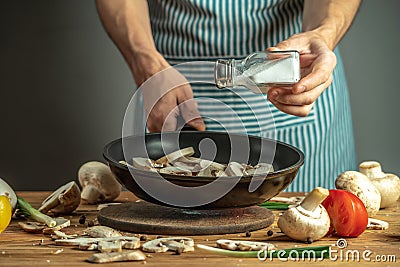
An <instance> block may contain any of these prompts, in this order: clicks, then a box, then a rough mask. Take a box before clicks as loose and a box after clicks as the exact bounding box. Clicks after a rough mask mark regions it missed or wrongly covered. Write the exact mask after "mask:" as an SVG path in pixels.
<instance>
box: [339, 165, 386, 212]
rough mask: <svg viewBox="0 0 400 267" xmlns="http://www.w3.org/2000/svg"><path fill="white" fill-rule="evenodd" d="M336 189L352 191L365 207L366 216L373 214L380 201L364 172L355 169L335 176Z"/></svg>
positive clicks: (376, 210)
mask: <svg viewBox="0 0 400 267" xmlns="http://www.w3.org/2000/svg"><path fill="white" fill-rule="evenodd" d="M335 186H336V188H337V189H344V190H347V191H350V192H352V193H353V194H355V195H356V196H358V197H359V198H360V200H361V201H362V202H363V203H364V206H365V208H366V209H367V212H368V216H370V217H372V216H374V215H375V214H376V213H377V212H378V211H379V207H380V203H381V194H380V193H379V191H378V189H377V188H376V187H375V186H374V185H373V184H372V182H371V181H370V180H369V179H368V177H367V176H365V175H364V174H362V173H360V172H357V171H346V172H344V173H342V174H340V175H339V177H337V178H336V181H335Z"/></svg>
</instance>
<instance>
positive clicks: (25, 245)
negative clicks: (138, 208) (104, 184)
mask: <svg viewBox="0 0 400 267" xmlns="http://www.w3.org/2000/svg"><path fill="white" fill-rule="evenodd" d="M17 194H18V195H20V196H21V197H23V198H25V199H26V200H27V201H29V202H30V203H31V204H32V206H34V207H38V206H39V205H40V203H41V202H42V200H43V199H44V198H45V197H46V196H48V195H49V194H50V192H17ZM288 195H300V194H288V193H286V194H285V193H283V194H281V196H288ZM135 200H136V197H135V196H134V195H133V194H131V193H130V192H122V193H121V195H120V197H119V198H118V199H117V201H120V202H127V201H135ZM399 206H400V205H399V204H398V205H397V207H394V208H390V209H385V210H381V211H380V212H379V213H378V215H377V216H376V218H377V219H381V220H385V221H387V222H389V224H390V226H389V229H388V230H367V231H366V232H364V233H363V234H362V235H361V236H359V237H358V238H347V239H346V241H347V247H346V248H343V249H339V248H338V247H335V246H333V247H332V248H333V249H336V250H337V251H338V252H335V253H332V259H324V260H323V261H322V262H321V261H308V260H301V259H299V260H297V261H294V260H289V261H283V260H280V259H272V260H270V259H267V260H266V261H261V260H259V259H257V258H232V257H224V256H219V255H214V254H210V253H209V252H204V251H201V250H199V249H196V250H195V251H194V252H188V253H183V254H181V255H173V253H170V252H167V253H157V254H154V253H152V254H151V255H150V254H147V255H150V257H148V258H147V259H146V261H145V262H122V263H110V264H103V265H107V266H143V265H146V266H257V265H259V266H267V265H268V264H274V265H276V266H288V265H291V264H296V265H299V266H303V265H306V264H307V265H308V264H314V265H318V266H338V265H341V264H351V265H357V266H364V265H368V264H372V265H374V266H400V214H399V210H400V208H399ZM82 214H85V215H86V217H87V221H89V220H93V219H95V218H96V216H97V205H80V206H79V208H78V209H77V211H76V212H75V213H74V214H73V215H72V216H64V217H66V218H68V219H70V220H71V226H70V227H68V228H64V229H63V230H62V231H64V232H67V233H75V232H77V233H79V232H81V231H82V230H83V229H84V228H86V227H87V224H85V225H81V224H79V222H78V220H79V217H80V216H81V215H82ZM274 214H275V215H276V216H275V222H274V224H273V225H271V226H270V227H268V228H266V229H262V230H259V231H255V232H252V234H251V237H246V236H245V233H239V234H228V235H210V236H193V238H194V240H195V243H196V244H205V245H210V246H215V241H216V240H217V239H221V238H224V239H237V240H239V239H240V240H252V241H265V242H270V243H273V244H275V245H276V246H277V248H278V249H283V248H292V247H306V246H318V245H335V244H336V242H337V240H338V237H325V238H323V239H322V240H318V241H316V242H314V243H313V244H312V245H307V244H304V243H301V242H296V241H291V240H290V239H288V238H287V237H286V236H285V235H283V234H282V233H280V232H279V229H278V228H277V226H276V220H277V216H278V214H279V212H278V211H274ZM270 229H271V230H273V232H274V234H273V235H272V236H271V237H269V236H267V235H266V233H267V231H268V230H270ZM126 234H128V235H133V234H134V233H126ZM139 234H140V233H139ZM147 237H148V239H152V238H155V237H156V236H153V235H147ZM59 249H63V251H62V252H61V253H59V254H54V252H55V251H57V250H59ZM93 253H94V252H93V251H82V250H78V249H75V248H71V247H60V246H55V245H54V243H53V241H52V240H51V238H50V237H49V236H46V235H43V234H32V233H26V232H24V231H23V230H21V229H20V228H19V226H18V219H13V220H12V222H11V224H10V225H9V226H8V228H7V229H6V230H5V231H4V232H3V233H1V234H0V266H7V267H9V266H19V267H20V266H24V265H28V266H84V265H85V266H87V265H93V263H88V262H86V259H87V258H89V257H90V256H91V255H92V254H93ZM357 254H359V255H360V259H359V260H357V258H356V255H357ZM363 254H364V255H365V256H366V257H365V259H363V258H362V255H363ZM346 255H347V259H348V261H346ZM335 258H336V259H335Z"/></svg>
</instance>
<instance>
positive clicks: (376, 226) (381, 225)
mask: <svg viewBox="0 0 400 267" xmlns="http://www.w3.org/2000/svg"><path fill="white" fill-rule="evenodd" d="M388 228H389V223H388V222H385V221H382V220H378V219H373V218H368V225H367V229H369V230H386V229H388Z"/></svg>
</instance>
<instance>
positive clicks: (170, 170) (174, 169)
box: [159, 166, 192, 176]
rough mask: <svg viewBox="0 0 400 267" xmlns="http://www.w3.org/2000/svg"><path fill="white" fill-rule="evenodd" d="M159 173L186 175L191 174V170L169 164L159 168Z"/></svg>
mask: <svg viewBox="0 0 400 267" xmlns="http://www.w3.org/2000/svg"><path fill="white" fill-rule="evenodd" d="M159 173H164V174H173V175H188V176H191V175H192V172H191V171H187V170H184V169H181V168H178V167H174V166H169V167H165V168H162V169H160V170H159Z"/></svg>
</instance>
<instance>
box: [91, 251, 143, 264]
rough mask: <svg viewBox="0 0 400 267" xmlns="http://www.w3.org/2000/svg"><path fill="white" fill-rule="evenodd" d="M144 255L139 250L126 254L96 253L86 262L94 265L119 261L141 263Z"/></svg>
mask: <svg viewBox="0 0 400 267" xmlns="http://www.w3.org/2000/svg"><path fill="white" fill-rule="evenodd" d="M145 259H146V255H144V253H143V252H141V251H140V250H134V251H128V252H109V253H96V254H93V255H92V256H90V257H89V258H88V259H87V260H88V261H89V262H94V263H107V262H120V261H143V260H145Z"/></svg>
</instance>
